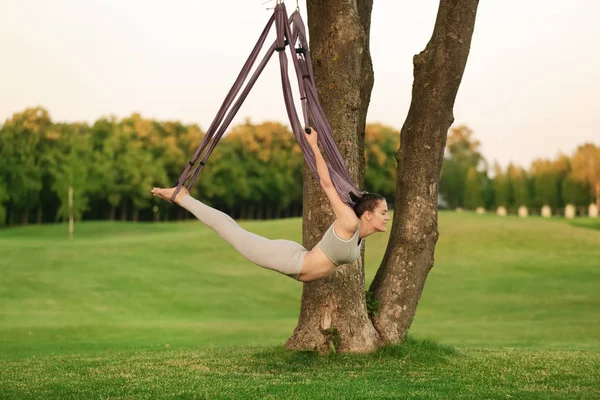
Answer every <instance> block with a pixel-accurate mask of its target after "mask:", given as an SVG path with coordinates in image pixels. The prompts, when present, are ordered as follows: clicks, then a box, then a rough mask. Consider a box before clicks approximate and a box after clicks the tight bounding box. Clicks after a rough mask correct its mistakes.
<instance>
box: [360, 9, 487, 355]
mask: <svg viewBox="0 0 600 400" xmlns="http://www.w3.org/2000/svg"><path fill="white" fill-rule="evenodd" d="M477 5H478V0H441V1H440V5H439V9H438V14H437V18H436V22H435V27H434V30H433V34H432V36H431V39H430V40H429V43H427V46H426V47H425V49H424V50H423V51H422V52H421V53H419V54H417V55H415V56H414V58H413V64H414V82H413V90H412V101H411V105H410V109H409V112H408V116H407V118H406V121H405V123H404V125H403V127H402V130H401V132H400V143H401V145H400V149H399V150H398V152H397V154H396V158H397V161H398V175H397V176H398V177H397V183H396V200H395V206H394V211H395V212H394V221H393V226H392V231H391V233H390V241H389V242H388V246H387V249H386V253H385V256H384V258H383V261H382V264H381V266H380V267H379V269H378V271H377V274H376V276H375V279H374V281H373V283H372V284H371V288H370V291H371V292H372V293H373V297H374V299H375V300H377V301H379V304H380V309H379V313H378V314H377V316H375V317H374V318H373V324H374V326H375V328H376V329H377V331H378V333H379V334H380V335H381V338H382V340H383V341H384V342H393V343H394V342H400V341H402V340H403V339H404V338H405V336H406V334H407V332H408V329H409V327H410V325H411V323H412V321H413V319H414V316H415V313H416V308H417V304H418V302H419V298H420V296H421V292H422V290H423V287H424V285H425V280H426V279H427V275H428V274H429V271H430V270H431V268H432V267H433V262H434V251H435V245H436V243H437V239H438V236H439V234H438V229H437V228H438V226H437V216H438V207H437V199H438V190H439V179H440V171H441V167H442V161H443V156H444V148H445V146H446V136H447V132H448V129H449V128H450V125H451V124H452V122H453V121H454V115H453V108H454V101H455V99H456V94H457V92H458V88H459V86H460V82H461V79H462V76H463V72H464V70H465V65H466V62H467V58H468V55H469V49H470V45H471V37H472V35H473V28H474V26H475V16H476V12H477Z"/></svg>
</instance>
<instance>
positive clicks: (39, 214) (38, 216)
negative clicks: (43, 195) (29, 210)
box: [37, 204, 44, 225]
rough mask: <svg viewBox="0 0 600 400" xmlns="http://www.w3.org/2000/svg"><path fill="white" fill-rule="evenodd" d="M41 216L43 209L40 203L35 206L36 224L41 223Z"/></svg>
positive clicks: (42, 216) (42, 215)
mask: <svg viewBox="0 0 600 400" xmlns="http://www.w3.org/2000/svg"><path fill="white" fill-rule="evenodd" d="M43 218H44V210H43V208H42V205H41V204H40V205H38V208H37V224H38V225H41V224H42V220H43Z"/></svg>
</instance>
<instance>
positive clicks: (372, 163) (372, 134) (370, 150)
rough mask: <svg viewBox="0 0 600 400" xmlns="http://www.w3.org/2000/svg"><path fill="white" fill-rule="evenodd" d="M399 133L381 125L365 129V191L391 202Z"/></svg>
mask: <svg viewBox="0 0 600 400" xmlns="http://www.w3.org/2000/svg"><path fill="white" fill-rule="evenodd" d="M399 147H400V132H399V131H397V130H395V129H393V128H391V127H389V126H385V125H382V124H367V126H366V129H365V164H366V167H365V183H364V185H365V189H366V190H368V191H370V192H375V193H379V194H381V195H383V196H384V197H385V198H387V199H388V200H391V201H392V202H393V199H394V191H395V189H396V169H397V162H396V157H395V155H396V152H397V151H398V148H399Z"/></svg>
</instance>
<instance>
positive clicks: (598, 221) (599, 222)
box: [569, 218, 600, 230]
mask: <svg viewBox="0 0 600 400" xmlns="http://www.w3.org/2000/svg"><path fill="white" fill-rule="evenodd" d="M569 225H572V226H576V227H578V228H586V229H594V230H600V218H595V219H591V218H590V219H573V220H570V221H569Z"/></svg>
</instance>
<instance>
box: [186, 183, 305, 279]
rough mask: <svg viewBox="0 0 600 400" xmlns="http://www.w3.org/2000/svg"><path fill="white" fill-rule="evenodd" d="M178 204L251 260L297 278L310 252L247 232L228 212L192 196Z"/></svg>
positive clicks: (284, 242) (297, 246) (300, 247)
mask: <svg viewBox="0 0 600 400" xmlns="http://www.w3.org/2000/svg"><path fill="white" fill-rule="evenodd" d="M179 205H180V206H181V207H183V208H185V209H186V210H188V211H189V212H191V213H192V214H194V216H195V217H196V218H198V219H199V220H200V221H202V222H203V223H204V224H205V225H206V226H208V227H209V228H210V229H212V230H213V231H215V232H217V233H218V234H219V236H221V237H222V238H223V239H225V240H226V241H227V242H228V243H229V244H231V245H232V246H233V247H234V248H235V249H236V250H237V251H238V252H239V253H240V254H241V255H242V256H244V257H245V258H247V259H248V260H249V261H251V262H253V263H254V264H256V265H258V266H260V267H263V268H267V269H272V270H273V271H277V272H281V273H282V274H284V275H287V276H289V277H291V278H294V279H298V276H299V275H300V272H302V262H303V261H304V256H305V255H306V252H307V250H306V249H305V248H304V247H303V246H301V245H300V244H298V243H296V242H292V241H290V240H282V239H277V240H271V239H267V238H265V237H262V236H259V235H256V234H254V233H252V232H248V231H247V230H245V229H244V228H242V227H241V226H239V225H238V224H237V222H235V221H234V220H233V219H232V218H231V217H230V216H229V215H227V214H225V213H222V212H221V211H219V210H215V209H214V208H211V207H209V206H207V205H206V204H204V203H202V202H200V201H198V200H196V199H195V198H193V197H192V196H190V195H186V196H185V197H183V198H182V199H181V201H180V202H179Z"/></svg>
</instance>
